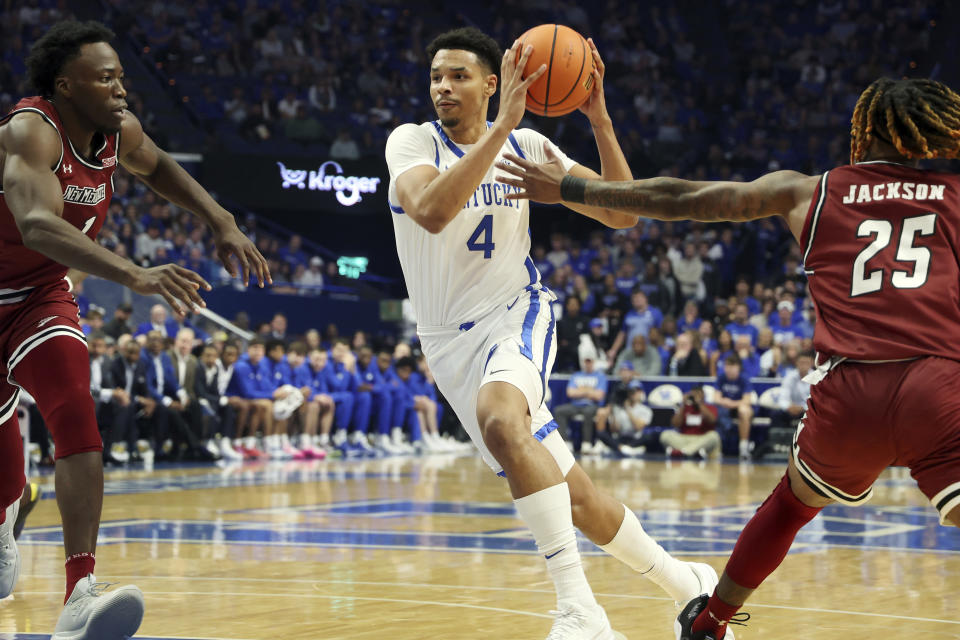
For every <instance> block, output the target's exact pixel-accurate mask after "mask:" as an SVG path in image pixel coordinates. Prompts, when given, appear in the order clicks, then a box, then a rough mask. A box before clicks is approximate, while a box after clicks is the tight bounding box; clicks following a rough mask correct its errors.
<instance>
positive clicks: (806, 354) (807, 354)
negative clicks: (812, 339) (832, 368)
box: [797, 349, 817, 360]
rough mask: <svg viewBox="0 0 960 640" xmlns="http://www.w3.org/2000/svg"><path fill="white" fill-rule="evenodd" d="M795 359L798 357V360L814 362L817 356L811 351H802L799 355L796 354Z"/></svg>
mask: <svg viewBox="0 0 960 640" xmlns="http://www.w3.org/2000/svg"><path fill="white" fill-rule="evenodd" d="M797 357H798V358H810V359H811V360H815V359H816V357H817V354H815V353H814V352H813V351H811V350H810V349H804V350H803V351H801V352H800V353H798V354H797Z"/></svg>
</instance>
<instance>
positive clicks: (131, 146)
mask: <svg viewBox="0 0 960 640" xmlns="http://www.w3.org/2000/svg"><path fill="white" fill-rule="evenodd" d="M117 156H118V158H119V161H120V163H121V164H122V165H123V166H124V168H125V169H127V170H128V171H130V172H131V173H133V174H134V175H135V176H137V177H138V178H140V180H142V181H143V182H144V183H145V184H146V185H147V186H148V187H150V188H151V189H153V191H155V192H156V193H157V194H159V195H160V196H162V197H164V198H166V199H167V200H169V201H170V202H172V203H173V204H175V205H177V206H178V207H181V208H183V209H186V210H187V211H190V212H191V213H193V214H195V215H196V216H197V217H199V218H200V219H202V220H203V221H204V222H205V223H206V224H207V226H208V227H210V230H211V231H212V232H213V238H214V243H215V244H216V246H217V257H218V258H220V262H222V263H223V266H224V267H226V269H227V271H228V272H230V275H231V276H236V275H237V270H236V267H235V266H234V264H233V261H232V260H231V256H232V257H234V258H236V260H237V262H239V263H240V268H241V271H242V276H243V284H244V285H247V284H248V283H249V277H250V273H251V272H252V273H253V274H254V275H256V277H257V280H258V282H259V284H260V286H261V287H262V286H263V285H264V284H266V283H272V282H273V280H272V279H271V277H270V267H269V266H268V265H267V261H266V259H265V258H264V257H263V256H262V255H260V252H259V251H258V250H257V248H256V247H255V246H254V245H253V243H252V242H251V241H250V239H249V238H247V237H246V236H245V235H244V234H243V232H241V231H240V229H238V228H237V223H236V221H235V220H234V219H233V214H231V213H230V212H229V211H227V210H226V209H224V208H223V207H221V206H220V205H219V204H217V202H216V200H214V199H213V198H212V197H211V196H210V194H209V193H207V191H206V189H204V188H203V187H202V186H200V184H199V183H198V182H197V181H196V180H194V179H193V176H191V175H190V174H189V173H187V172H186V170H185V169H184V168H183V167H181V166H180V165H179V164H178V163H177V161H176V160H174V159H173V158H171V157H170V154H169V153H167V152H166V151H164V150H163V149H161V148H159V147H158V146H157V145H156V144H155V143H154V142H153V140H151V139H150V136H148V135H147V134H146V133H144V131H143V127H142V126H140V121H139V120H137V118H136V117H134V116H133V114H131V113H129V112H127V114H126V116H125V117H124V119H123V128H122V130H121V132H120V149H119V150H118V151H117Z"/></svg>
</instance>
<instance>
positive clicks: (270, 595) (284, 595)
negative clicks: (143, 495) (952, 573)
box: [14, 581, 960, 640]
mask: <svg viewBox="0 0 960 640" xmlns="http://www.w3.org/2000/svg"><path fill="white" fill-rule="evenodd" d="M235 582H236V581H235ZM14 593H15V594H17V595H24V596H54V595H57V596H58V595H61V594H62V593H63V592H62V591H16V592H14ZM149 594H150V597H151V598H156V597H157V596H174V597H178V598H179V597H180V596H215V597H221V596H226V597H230V598H236V597H240V596H253V597H255V598H283V599H290V598H309V599H311V600H365V601H369V602H396V603H398V604H418V605H433V606H436V607H455V608H458V609H479V610H481V611H496V612H497V613H513V614H516V615H521V616H530V617H533V618H549V619H552V618H553V616H551V615H549V614H546V613H536V612H534V611H520V610H519V609H503V608H501V607H485V606H483V605H479V604H467V603H464V602H433V601H431V600H409V599H406V598H373V597H366V596H348V595H342V594H339V593H336V594H329V595H328V594H323V593H263V592H258V593H249V592H244V591H238V592H227V591H216V592H209V591H150V592H149ZM958 624H960V623H958ZM189 640H195V639H192V638H191V639H189Z"/></svg>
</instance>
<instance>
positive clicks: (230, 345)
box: [223, 340, 240, 353]
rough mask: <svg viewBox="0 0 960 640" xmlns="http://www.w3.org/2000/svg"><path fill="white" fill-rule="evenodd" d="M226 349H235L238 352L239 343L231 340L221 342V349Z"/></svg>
mask: <svg viewBox="0 0 960 640" xmlns="http://www.w3.org/2000/svg"><path fill="white" fill-rule="evenodd" d="M227 349H236V350H237V353H240V345H238V344H237V343H236V342H234V341H233V340H231V341H229V342H224V343H223V350H224V351H226V350H227Z"/></svg>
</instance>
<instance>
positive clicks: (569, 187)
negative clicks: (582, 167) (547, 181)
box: [560, 174, 587, 204]
mask: <svg viewBox="0 0 960 640" xmlns="http://www.w3.org/2000/svg"><path fill="white" fill-rule="evenodd" d="M586 191H587V179H586V178H577V177H575V176H571V175H569V174H568V175H565V176H563V180H561V181H560V197H561V198H562V199H563V201H564V202H577V203H580V204H583V202H584V199H585V195H586Z"/></svg>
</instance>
